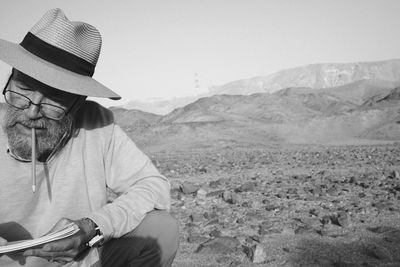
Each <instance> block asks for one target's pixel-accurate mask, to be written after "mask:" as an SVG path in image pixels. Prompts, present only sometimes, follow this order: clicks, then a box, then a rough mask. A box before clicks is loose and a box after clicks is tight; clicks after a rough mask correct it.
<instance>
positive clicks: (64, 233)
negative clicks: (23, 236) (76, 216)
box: [0, 223, 79, 254]
mask: <svg viewBox="0 0 400 267" xmlns="http://www.w3.org/2000/svg"><path fill="white" fill-rule="evenodd" d="M78 231H79V227H78V226H77V225H76V224H75V223H70V224H68V225H66V226H65V227H64V228H62V229H60V230H58V231H56V232H52V233H49V234H47V235H44V236H41V237H39V238H35V239H28V240H19V241H13V242H9V243H8V244H7V245H5V246H0V254H3V253H8V252H13V251H18V250H25V249H28V248H33V247H37V246H40V245H44V244H46V243H49V242H52V241H56V240H60V239H63V238H66V237H69V236H71V235H73V234H75V233H77V232H78Z"/></svg>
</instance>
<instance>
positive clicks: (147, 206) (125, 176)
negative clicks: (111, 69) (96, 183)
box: [89, 125, 171, 240]
mask: <svg viewBox="0 0 400 267" xmlns="http://www.w3.org/2000/svg"><path fill="white" fill-rule="evenodd" d="M113 127H114V129H113V133H112V137H111V141H110V145H109V148H108V149H107V150H106V155H105V164H104V166H105V173H106V186H107V187H109V188H110V189H111V190H113V191H114V192H115V193H117V194H118V195H119V196H118V197H117V198H116V199H115V200H114V201H113V202H111V203H108V204H106V205H105V206H103V207H102V208H101V209H100V210H97V211H95V212H93V213H92V214H91V215H89V218H91V219H92V220H93V221H94V222H96V224H97V225H98V226H99V227H100V229H101V231H102V232H103V234H104V237H105V239H106V240H108V239H110V238H118V237H120V236H122V235H124V234H126V233H128V232H130V231H132V230H133V229H135V228H136V227H137V226H138V225H139V224H140V222H141V221H142V220H143V218H144V217H145V215H146V213H148V212H149V211H152V210H154V209H166V210H169V209H170V205H171V200H170V183H169V181H168V180H167V179H166V178H165V177H164V176H163V175H161V174H160V173H159V172H158V170H157V169H156V167H155V166H154V165H153V163H152V162H151V160H150V159H149V157H147V156H146V155H145V154H144V153H143V152H142V151H141V150H139V149H138V148H137V146H136V145H135V144H134V142H133V141H132V140H131V139H130V138H129V137H128V136H127V135H126V134H125V133H124V132H123V130H122V129H121V128H120V127H119V126H118V125H114V126H113Z"/></svg>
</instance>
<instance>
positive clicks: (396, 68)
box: [210, 59, 400, 95]
mask: <svg viewBox="0 0 400 267" xmlns="http://www.w3.org/2000/svg"><path fill="white" fill-rule="evenodd" d="M360 80H379V81H388V82H397V81H400V59H392V60H385V61H376V62H359V63H343V64H339V63H327V64H312V65H306V66H301V67H297V68H292V69H286V70H282V71H279V72H276V73H274V74H271V75H268V76H261V77H254V78H250V79H243V80H238V81H233V82H230V83H228V84H224V85H221V86H214V87H212V88H210V93H211V94H213V95H214V94H233V95H249V94H253V93H259V92H269V93H271V92H275V91H278V90H280V89H283V88H288V87H310V88H330V87H338V86H342V85H345V84H349V83H353V82H355V81H360Z"/></svg>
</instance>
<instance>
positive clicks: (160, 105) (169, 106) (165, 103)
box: [123, 94, 206, 115]
mask: <svg viewBox="0 0 400 267" xmlns="http://www.w3.org/2000/svg"><path fill="white" fill-rule="evenodd" d="M204 96H206V94H201V95H197V96H189V97H176V98H172V99H169V100H154V101H147V102H146V101H129V102H128V103H127V104H125V105H124V106H123V108H125V109H136V110H142V111H145V112H149V113H154V114H158V115H165V114H168V113H170V112H171V111H172V110H174V109H176V108H179V107H183V106H186V105H187V104H190V103H192V102H194V101H196V100H197V99H199V98H200V97H204Z"/></svg>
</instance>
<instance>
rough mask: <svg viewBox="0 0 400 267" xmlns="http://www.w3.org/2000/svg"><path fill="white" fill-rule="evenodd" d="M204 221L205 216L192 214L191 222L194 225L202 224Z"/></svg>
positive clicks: (197, 213) (198, 213)
mask: <svg viewBox="0 0 400 267" xmlns="http://www.w3.org/2000/svg"><path fill="white" fill-rule="evenodd" d="M203 219H204V216H203V214H201V213H200V212H194V213H192V214H190V220H191V221H192V222H194V223H196V222H201V221H202V220H203Z"/></svg>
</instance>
